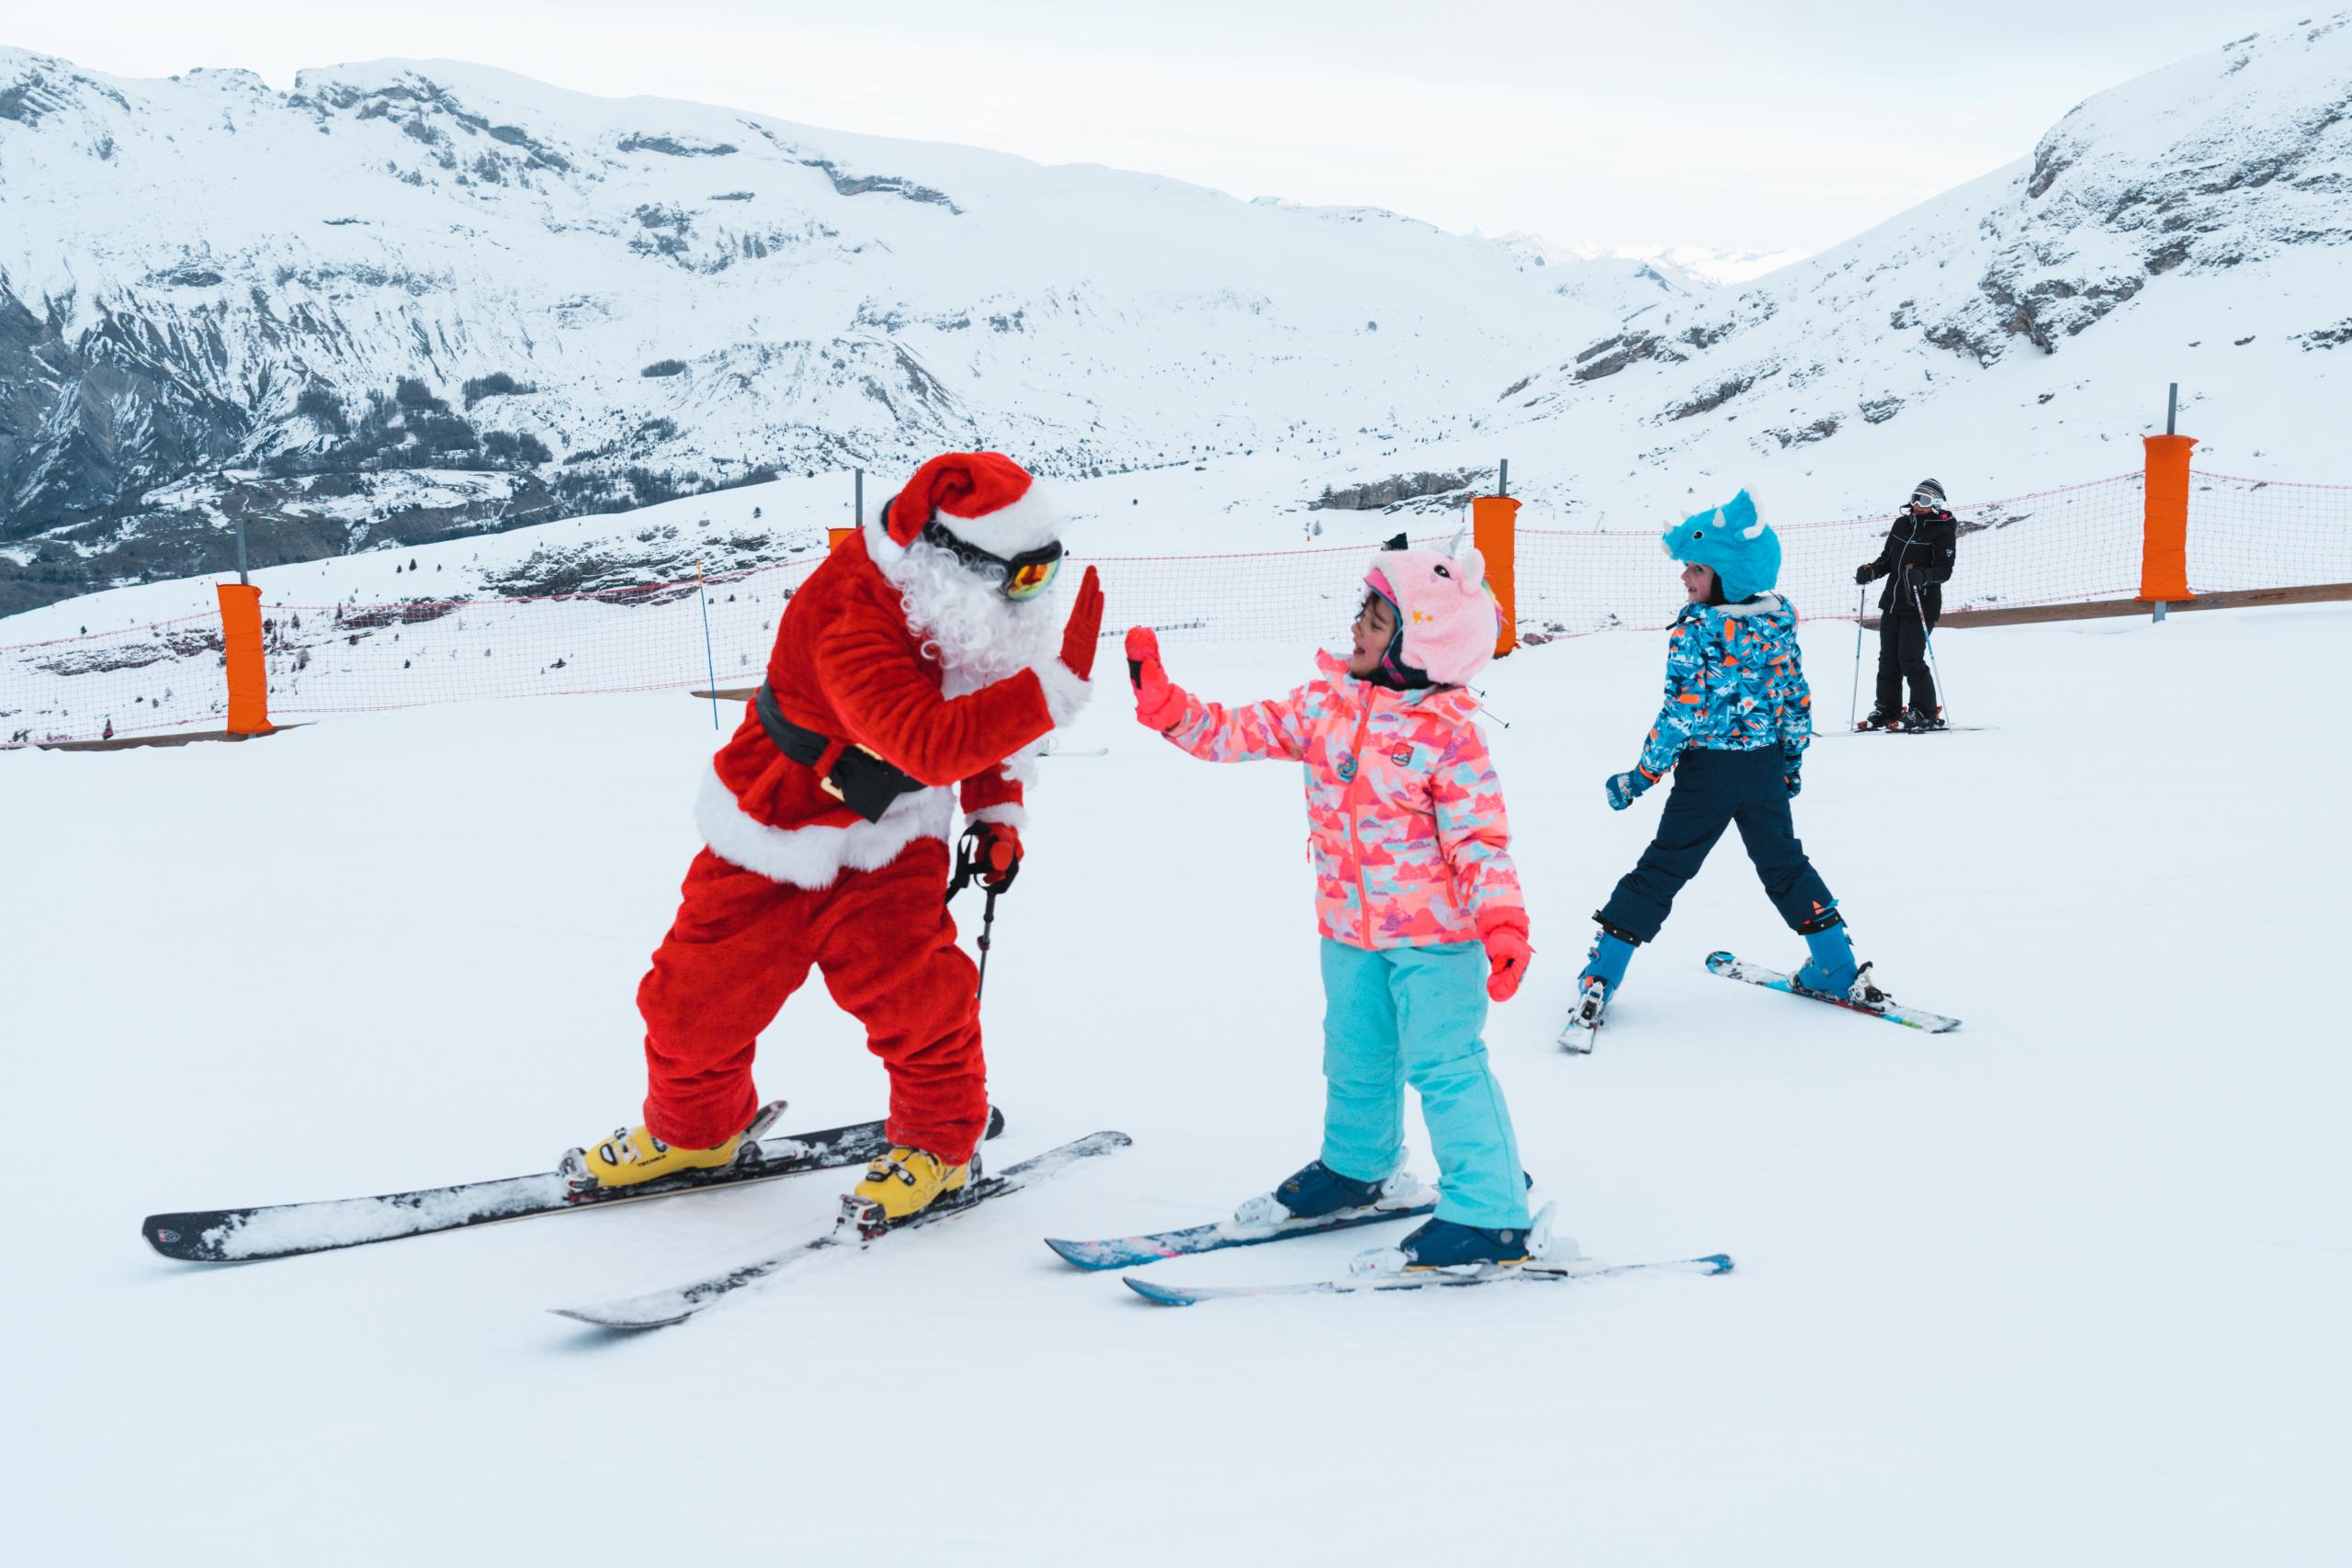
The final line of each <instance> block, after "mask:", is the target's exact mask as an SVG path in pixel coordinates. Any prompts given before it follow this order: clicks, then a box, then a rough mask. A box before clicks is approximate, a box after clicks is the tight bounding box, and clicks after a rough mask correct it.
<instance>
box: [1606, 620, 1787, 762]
mask: <svg viewBox="0 0 2352 1568" xmlns="http://www.w3.org/2000/svg"><path fill="white" fill-rule="evenodd" d="M1812 738H1813V691H1812V688H1810V687H1809V686H1807V685H1806V684H1805V683H1804V657H1803V656H1802V655H1801V654H1800V653H1799V652H1798V651H1797V613H1796V612H1795V611H1794V610H1792V609H1791V608H1790V607H1789V602H1788V601H1787V600H1785V599H1783V598H1781V596H1780V595H1779V594H1777V593H1762V594H1758V596H1757V597H1755V598H1754V599H1751V600H1747V601H1746V602H1744V603H1742V604H1685V605H1684V606H1683V607H1682V613H1681V614H1680V615H1677V616H1675V617H1674V630H1673V631H1672V632H1671V633H1670V634H1669V635H1668V638H1667V645H1666V702H1665V703H1664V704H1663V705H1661V706H1660V707H1659V708H1658V710H1657V723H1655V724H1653V725H1652V726H1651V727H1650V737H1649V741H1648V743H1647V744H1646V745H1645V746H1644V747H1643V748H1642V761H1641V764H1640V766H1641V770H1642V772H1643V773H1645V774H1647V775H1648V776H1649V777H1650V779H1651V780H1653V781H1656V780H1657V779H1659V778H1662V777H1664V776H1665V774H1666V771H1667V770H1668V768H1671V767H1672V766H1674V760H1675V759H1676V758H1677V757H1679V756H1680V755H1681V754H1682V751H1683V749H1684V748H1685V747H1697V748H1698V749H1699V750H1702V751H1754V750H1760V749H1762V748H1763V747H1766V746H1778V747H1781V749H1782V750H1786V751H1789V752H1792V753H1795V752H1800V751H1803V750H1804V748H1805V746H1806V744H1807V743H1808V742H1809V741H1810V740H1811V739H1812Z"/></svg>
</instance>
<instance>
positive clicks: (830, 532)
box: [825, 528, 857, 555]
mask: <svg viewBox="0 0 2352 1568" xmlns="http://www.w3.org/2000/svg"><path fill="white" fill-rule="evenodd" d="M856 532H857V530H856V529H854V528H828V529H826V530H825V553H826V554H827V555H831V553H832V552H833V551H835V550H837V549H840V548H841V547H842V540H843V539H846V538H848V537H849V536H851V535H852V534H854V533H856Z"/></svg>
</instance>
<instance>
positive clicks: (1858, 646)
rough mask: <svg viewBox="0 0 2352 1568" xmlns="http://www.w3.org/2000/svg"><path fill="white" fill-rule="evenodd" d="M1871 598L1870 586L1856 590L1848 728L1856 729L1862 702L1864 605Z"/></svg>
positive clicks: (1848, 694) (1847, 717) (1848, 699)
mask: <svg viewBox="0 0 2352 1568" xmlns="http://www.w3.org/2000/svg"><path fill="white" fill-rule="evenodd" d="M1870 596H1871V590H1870V584H1868V583H1864V584H1862V585H1861V586H1860V587H1859V588H1857V589H1855V590H1854V684H1853V689H1852V690H1850V691H1849V692H1848V693H1847V694H1846V728H1849V729H1851V728H1854V723H1855V720H1854V712H1855V708H1854V705H1855V704H1857V703H1859V702H1860V701H1861V700H1862V605H1863V604H1864V603H1865V602H1866V601H1868V600H1869V598H1870Z"/></svg>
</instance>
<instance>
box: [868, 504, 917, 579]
mask: <svg viewBox="0 0 2352 1568" xmlns="http://www.w3.org/2000/svg"><path fill="white" fill-rule="evenodd" d="M889 510H890V508H889V506H888V503H887V502H886V503H884V504H883V505H882V506H880V507H877V508H876V509H875V513H874V515H873V516H871V517H869V518H867V519H866V520H865V553H866V554H867V555H869V556H871V557H873V558H874V564H875V565H876V566H878V567H880V568H882V575H884V576H885V577H888V576H889V575H890V570H889V569H890V568H892V567H894V566H896V565H898V564H899V562H900V561H902V560H904V559H906V558H907V547H906V546H904V545H902V544H900V543H899V541H898V540H896V539H894V538H892V537H890V534H889V531H888V529H886V528H884V527H883V526H882V514H883V513H886V512H888V511H889ZM892 581H897V579H895V578H893V579H892Z"/></svg>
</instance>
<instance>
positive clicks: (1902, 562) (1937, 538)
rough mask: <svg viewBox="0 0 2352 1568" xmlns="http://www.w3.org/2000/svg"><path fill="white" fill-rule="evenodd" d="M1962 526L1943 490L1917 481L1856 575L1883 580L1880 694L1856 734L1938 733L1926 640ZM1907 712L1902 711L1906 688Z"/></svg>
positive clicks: (1940, 722)
mask: <svg viewBox="0 0 2352 1568" xmlns="http://www.w3.org/2000/svg"><path fill="white" fill-rule="evenodd" d="M1959 531H1960V530H1959V525H1958V524H1956V523H1954V522H1953V521H1952V515H1951V512H1950V511H1949V510H1948V509H1947V508H1946V507H1945V505H1944V487H1943V486H1941V485H1939V484H1938V483H1937V482H1936V481H1935V480H1933V479H1921V480H1920V481H1919V485H1918V488H1917V489H1916V490H1914V491H1912V492H1911V503H1910V504H1909V505H1908V506H1906V507H1905V508H1904V510H1903V512H1902V513H1900V514H1899V515H1897V516H1896V518H1895V519H1894V525H1893V526H1892V527H1890V528H1888V529H1887V531H1886V544H1885V545H1884V546H1883V547H1882V548H1881V549H1880V550H1879V552H1878V558H1877V559H1876V560H1872V561H1865V562H1864V563H1863V564H1862V565H1860V566H1859V567H1856V568H1855V569H1854V581H1856V582H1869V581H1871V580H1872V579H1874V578H1881V577H1883V578H1885V579H1886V587H1885V588H1884V589H1883V590H1881V592H1880V593H1879V596H1878V608H1879V618H1878V693H1877V695H1876V696H1875V698H1874V699H1873V700H1872V703H1871V713H1870V716H1869V717H1868V718H1865V719H1864V720H1862V721H1861V723H1860V724H1858V725H1856V726H1855V727H1854V728H1857V729H1890V730H1904V731H1910V732H1914V733H1916V732H1917V731H1919V730H1925V729H1941V728H1943V727H1944V710H1943V709H1942V708H1941V707H1939V706H1938V705H1937V703H1936V679H1935V676H1934V674H1933V673H1932V672H1931V671H1929V670H1928V633H1930V632H1932V631H1934V630H1935V629H1936V620H1937V618H1938V617H1939V616H1940V615H1942V614H1943V608H1944V590H1943V585H1944V584H1945V583H1946V582H1947V581H1951V569H1952V560H1953V554H1954V542H1955V540H1956V538H1957V536H1958V535H1959ZM1906 680H1907V681H1909V682H1911V705H1910V706H1909V707H1907V708H1906V707H1905V706H1904V705H1903V682H1905V681H1906Z"/></svg>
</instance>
